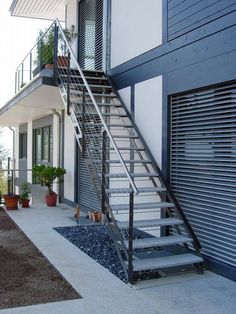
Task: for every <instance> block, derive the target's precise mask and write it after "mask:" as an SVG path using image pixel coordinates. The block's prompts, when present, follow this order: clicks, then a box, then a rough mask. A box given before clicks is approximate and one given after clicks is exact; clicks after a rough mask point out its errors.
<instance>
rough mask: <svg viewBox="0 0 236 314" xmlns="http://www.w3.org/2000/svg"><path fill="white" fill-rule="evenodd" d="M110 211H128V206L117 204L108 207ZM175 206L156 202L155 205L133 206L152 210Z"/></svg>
mask: <svg viewBox="0 0 236 314" xmlns="http://www.w3.org/2000/svg"><path fill="white" fill-rule="evenodd" d="M110 206H111V208H112V210H129V205H128V204H118V205H110ZM174 206H175V205H174V204H172V203H168V202H156V203H143V204H142V203H141V204H134V210H135V209H153V208H169V207H174Z"/></svg>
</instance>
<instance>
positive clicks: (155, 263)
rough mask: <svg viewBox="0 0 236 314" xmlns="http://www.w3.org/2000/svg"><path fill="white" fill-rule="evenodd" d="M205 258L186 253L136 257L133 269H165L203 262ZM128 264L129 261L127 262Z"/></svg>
mask: <svg viewBox="0 0 236 314" xmlns="http://www.w3.org/2000/svg"><path fill="white" fill-rule="evenodd" d="M202 262H203V259H202V258H201V257H199V256H197V255H194V254H191V253H186V254H180V255H171V256H164V257H156V258H147V259H136V260H134V261H133V270H134V271H142V270H154V269H164V268H171V267H178V266H185V265H192V264H197V263H202ZM125 264H126V265H127V262H125Z"/></svg>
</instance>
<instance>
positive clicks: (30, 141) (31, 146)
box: [27, 121, 33, 183]
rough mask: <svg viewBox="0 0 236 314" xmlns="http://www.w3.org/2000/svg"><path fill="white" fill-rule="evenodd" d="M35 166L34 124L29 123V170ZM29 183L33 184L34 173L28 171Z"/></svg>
mask: <svg viewBox="0 0 236 314" xmlns="http://www.w3.org/2000/svg"><path fill="white" fill-rule="evenodd" d="M32 166H33V123H32V121H30V122H28V125H27V169H32ZM27 181H28V182H29V183H32V171H27Z"/></svg>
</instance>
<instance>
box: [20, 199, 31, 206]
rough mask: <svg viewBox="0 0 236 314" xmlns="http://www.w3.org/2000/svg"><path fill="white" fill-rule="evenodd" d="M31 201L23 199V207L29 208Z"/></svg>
mask: <svg viewBox="0 0 236 314" xmlns="http://www.w3.org/2000/svg"><path fill="white" fill-rule="evenodd" d="M29 202H30V200H28V199H23V200H21V207H23V208H28V207H29Z"/></svg>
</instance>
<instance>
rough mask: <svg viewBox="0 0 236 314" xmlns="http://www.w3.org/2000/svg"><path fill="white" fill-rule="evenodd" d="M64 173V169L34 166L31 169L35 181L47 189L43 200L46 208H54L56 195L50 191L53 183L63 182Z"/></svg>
mask: <svg viewBox="0 0 236 314" xmlns="http://www.w3.org/2000/svg"><path fill="white" fill-rule="evenodd" d="M65 173H66V170H65V169H64V168H60V167H51V166H45V165H35V166H34V167H33V175H34V176H35V178H36V180H37V181H38V182H39V183H40V184H41V185H42V186H46V187H47V189H48V190H47V193H46V195H45V200H46V203H47V205H48V206H56V203H57V194H56V193H55V192H54V191H53V190H52V186H53V183H54V182H55V181H56V180H57V183H60V182H63V176H64V174H65Z"/></svg>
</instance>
